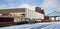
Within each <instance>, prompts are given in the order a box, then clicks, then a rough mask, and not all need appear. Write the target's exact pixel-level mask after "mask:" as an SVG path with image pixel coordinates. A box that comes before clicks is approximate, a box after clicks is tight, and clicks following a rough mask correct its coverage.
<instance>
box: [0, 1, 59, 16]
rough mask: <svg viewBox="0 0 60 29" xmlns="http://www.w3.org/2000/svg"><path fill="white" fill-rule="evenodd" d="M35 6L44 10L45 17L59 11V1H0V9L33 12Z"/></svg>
mask: <svg viewBox="0 0 60 29" xmlns="http://www.w3.org/2000/svg"><path fill="white" fill-rule="evenodd" d="M37 6H38V7H41V8H42V9H44V11H45V14H46V15H47V14H49V13H51V12H53V11H60V0H0V9H5V8H28V9H31V10H34V8H35V7H37Z"/></svg>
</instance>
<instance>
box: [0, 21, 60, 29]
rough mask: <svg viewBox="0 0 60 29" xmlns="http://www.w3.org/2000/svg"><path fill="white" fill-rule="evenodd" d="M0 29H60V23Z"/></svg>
mask: <svg viewBox="0 0 60 29" xmlns="http://www.w3.org/2000/svg"><path fill="white" fill-rule="evenodd" d="M0 29H60V22H52V23H36V24H24V25H15V26H8V27H2V28H0Z"/></svg>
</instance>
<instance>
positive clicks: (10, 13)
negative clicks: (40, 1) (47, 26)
mask: <svg viewBox="0 0 60 29" xmlns="http://www.w3.org/2000/svg"><path fill="white" fill-rule="evenodd" d="M37 9H39V8H37V7H36V10H37ZM1 17H4V19H5V18H12V19H10V20H9V19H8V20H7V19H6V20H7V21H12V20H13V21H12V22H19V21H21V20H22V19H23V18H30V19H44V13H42V12H41V13H39V12H37V11H34V10H30V9H27V8H13V9H0V20H2V18H1ZM4 19H3V20H2V21H5V20H4ZM0 22H1V21H0Z"/></svg>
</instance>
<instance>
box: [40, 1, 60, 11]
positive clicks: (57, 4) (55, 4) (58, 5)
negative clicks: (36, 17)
mask: <svg viewBox="0 0 60 29" xmlns="http://www.w3.org/2000/svg"><path fill="white" fill-rule="evenodd" d="M40 6H41V7H42V8H43V9H47V8H54V9H56V10H60V0H44V1H43V3H42V4H41V5H40Z"/></svg>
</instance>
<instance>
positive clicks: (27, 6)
mask: <svg viewBox="0 0 60 29" xmlns="http://www.w3.org/2000/svg"><path fill="white" fill-rule="evenodd" d="M18 8H27V9H31V10H35V6H32V5H30V4H22V5H19V6H18Z"/></svg>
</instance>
